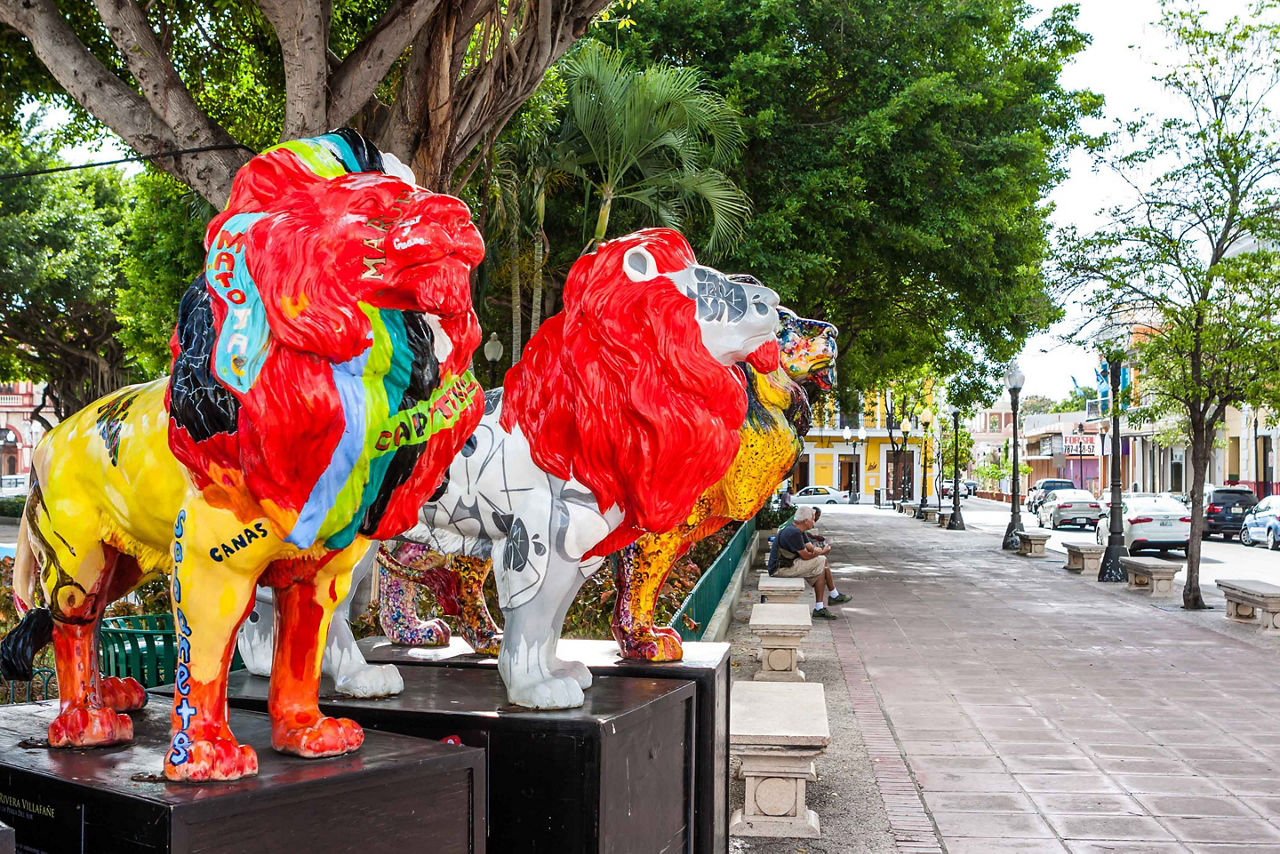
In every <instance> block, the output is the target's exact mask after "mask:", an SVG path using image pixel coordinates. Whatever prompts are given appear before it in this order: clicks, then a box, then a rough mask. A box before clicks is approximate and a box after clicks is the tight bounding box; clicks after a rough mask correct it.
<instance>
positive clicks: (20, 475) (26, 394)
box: [0, 381, 44, 495]
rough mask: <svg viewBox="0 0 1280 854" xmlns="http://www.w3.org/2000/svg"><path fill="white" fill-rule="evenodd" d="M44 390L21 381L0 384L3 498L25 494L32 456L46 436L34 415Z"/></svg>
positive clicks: (1, 483) (1, 485)
mask: <svg viewBox="0 0 1280 854" xmlns="http://www.w3.org/2000/svg"><path fill="white" fill-rule="evenodd" d="M42 392H43V389H42V387H41V386H39V385H37V384H36V383H32V382H27V381H22V382H13V383H0V495H14V494H21V493H22V492H25V491H26V485H27V478H28V475H29V474H30V471H31V452H32V450H34V449H35V446H36V443H37V442H39V441H40V437H42V436H43V435H44V428H43V427H42V426H41V425H40V424H39V422H36V421H32V420H31V411H32V410H33V409H35V406H36V401H37V400H38V399H39V397H40V395H41V394H42Z"/></svg>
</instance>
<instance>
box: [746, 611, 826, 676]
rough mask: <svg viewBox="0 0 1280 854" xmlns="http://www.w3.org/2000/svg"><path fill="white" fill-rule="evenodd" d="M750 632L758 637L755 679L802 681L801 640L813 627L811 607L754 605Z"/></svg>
mask: <svg viewBox="0 0 1280 854" xmlns="http://www.w3.org/2000/svg"><path fill="white" fill-rule="evenodd" d="M749 627H750V629H751V633H752V634H754V635H758V636H759V638H760V652H759V655H758V658H759V659H760V670H759V672H758V673H756V675H755V679H756V681H757V682H803V681H804V671H803V670H801V669H800V643H801V642H802V641H803V640H804V639H805V638H806V637H808V636H809V629H811V628H813V609H812V608H810V606H808V605H799V604H797V605H776V604H774V603H772V602H770V603H768V604H760V605H753V606H752V608H751V622H750V623H749Z"/></svg>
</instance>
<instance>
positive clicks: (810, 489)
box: [791, 486, 849, 504]
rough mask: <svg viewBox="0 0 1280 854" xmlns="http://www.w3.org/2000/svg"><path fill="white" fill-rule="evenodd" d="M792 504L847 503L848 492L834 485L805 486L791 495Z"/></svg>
mask: <svg viewBox="0 0 1280 854" xmlns="http://www.w3.org/2000/svg"><path fill="white" fill-rule="evenodd" d="M791 503H792V504H848V503H849V493H848V492H845V491H843V490H840V489H836V488H835V487H834V486H806V487H805V488H804V489H802V490H800V491H799V492H797V493H796V494H795V495H793V496H791Z"/></svg>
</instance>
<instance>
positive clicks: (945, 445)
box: [937, 417, 973, 480]
mask: <svg viewBox="0 0 1280 854" xmlns="http://www.w3.org/2000/svg"><path fill="white" fill-rule="evenodd" d="M955 437H956V432H955V429H954V423H953V422H952V420H951V419H950V418H946V417H943V418H942V438H941V441H939V442H938V450H937V460H938V464H939V466H940V468H941V470H942V473H943V476H944V477H951V473H952V469H953V468H954V466H955V460H956V439H955ZM972 462H973V434H972V433H970V432H969V428H968V427H966V426H965V425H964V423H963V422H961V424H960V475H961V480H963V479H964V473H965V471H967V470H968V468H969V466H970V464H972Z"/></svg>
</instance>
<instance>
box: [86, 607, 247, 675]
mask: <svg viewBox="0 0 1280 854" xmlns="http://www.w3.org/2000/svg"><path fill="white" fill-rule="evenodd" d="M100 637H101V648H100V649H101V653H100V656H99V662H100V666H101V669H102V675H103V676H132V677H133V678H134V679H137V680H138V681H139V682H141V683H142V686H143V687H144V688H155V687H156V686H158V685H167V684H169V683H170V682H172V681H173V671H174V668H175V667H176V666H177V659H178V650H177V645H176V637H175V635H174V633H173V615H172V614H135V615H133V616H129V617H109V618H107V619H105V620H103V621H102V629H101V633H100ZM231 669H232V670H243V669H244V662H243V661H241V660H240V651H239V650H236V651H235V652H234V653H233V654H232V657H231Z"/></svg>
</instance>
